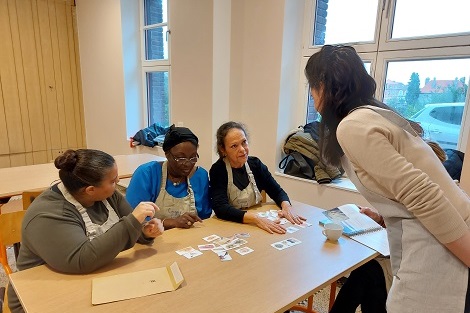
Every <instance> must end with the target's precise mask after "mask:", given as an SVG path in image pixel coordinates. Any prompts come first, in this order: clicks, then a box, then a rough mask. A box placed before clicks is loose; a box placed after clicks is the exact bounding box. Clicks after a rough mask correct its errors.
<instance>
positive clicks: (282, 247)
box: [271, 241, 289, 250]
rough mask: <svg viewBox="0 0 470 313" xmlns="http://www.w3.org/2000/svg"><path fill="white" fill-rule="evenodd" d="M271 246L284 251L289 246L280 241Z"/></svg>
mask: <svg viewBox="0 0 470 313" xmlns="http://www.w3.org/2000/svg"><path fill="white" fill-rule="evenodd" d="M271 246H272V247H274V248H276V249H277V250H284V249H286V248H289V246H288V245H286V244H285V243H283V242H282V241H279V242H275V243H272V244H271Z"/></svg>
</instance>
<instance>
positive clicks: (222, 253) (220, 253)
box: [212, 248, 232, 261]
mask: <svg viewBox="0 0 470 313" xmlns="http://www.w3.org/2000/svg"><path fill="white" fill-rule="evenodd" d="M212 251H214V252H215V254H217V256H218V257H219V259H220V260H221V261H231V260H232V257H231V256H230V254H229V253H228V252H227V251H226V250H223V249H217V248H216V249H213V250H212Z"/></svg>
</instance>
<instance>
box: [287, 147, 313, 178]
mask: <svg viewBox="0 0 470 313" xmlns="http://www.w3.org/2000/svg"><path fill="white" fill-rule="evenodd" d="M279 168H280V169H283V170H284V174H288V175H292V176H295V177H300V178H306V179H315V172H314V171H313V167H312V166H311V165H310V164H309V162H308V161H307V158H306V157H305V156H303V155H302V154H301V153H300V152H297V151H293V152H292V153H290V154H289V155H287V156H286V157H285V158H284V159H282V160H281V162H279Z"/></svg>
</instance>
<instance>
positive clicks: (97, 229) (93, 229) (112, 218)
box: [57, 183, 119, 241]
mask: <svg viewBox="0 0 470 313" xmlns="http://www.w3.org/2000/svg"><path fill="white" fill-rule="evenodd" d="M57 187H58V188H59V190H60V192H62V195H63V196H64V198H65V200H67V201H68V202H69V203H71V204H72V205H73V206H75V208H76V209H77V210H78V212H80V214H81V215H82V218H83V221H84V222H85V227H86V235H87V237H88V239H89V240H90V241H91V240H93V239H95V238H96V237H98V236H99V235H101V234H104V233H105V232H107V231H108V229H110V228H111V227H112V226H113V225H114V224H116V223H117V222H119V217H118V216H117V214H116V212H115V211H114V209H113V208H112V207H111V205H110V204H109V202H108V200H106V199H104V200H103V201H102V202H103V203H104V205H105V207H106V209H108V219H107V220H106V222H104V223H103V224H101V225H98V224H95V223H93V222H92V221H91V219H90V216H89V215H88V213H87V211H86V209H85V208H84V207H83V205H81V204H80V202H78V201H77V200H75V198H74V197H73V196H72V195H71V194H70V193H69V191H68V190H67V188H65V186H64V184H63V183H59V184H58V185H57Z"/></svg>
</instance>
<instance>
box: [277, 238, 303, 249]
mask: <svg viewBox="0 0 470 313" xmlns="http://www.w3.org/2000/svg"><path fill="white" fill-rule="evenodd" d="M281 243H283V244H285V245H287V246H289V247H292V246H295V245H298V244H301V243H302V241H300V240H299V239H295V238H288V239H286V240H283V241H281Z"/></svg>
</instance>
